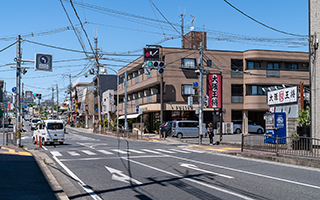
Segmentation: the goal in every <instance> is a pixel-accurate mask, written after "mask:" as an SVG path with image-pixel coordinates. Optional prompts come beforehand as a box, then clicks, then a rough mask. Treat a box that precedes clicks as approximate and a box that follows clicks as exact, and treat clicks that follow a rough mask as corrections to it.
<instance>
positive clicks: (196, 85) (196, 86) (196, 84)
mask: <svg viewBox="0 0 320 200" xmlns="http://www.w3.org/2000/svg"><path fill="white" fill-rule="evenodd" d="M192 86H193V89H198V87H199V84H198V82H197V81H195V82H193V83H192Z"/></svg>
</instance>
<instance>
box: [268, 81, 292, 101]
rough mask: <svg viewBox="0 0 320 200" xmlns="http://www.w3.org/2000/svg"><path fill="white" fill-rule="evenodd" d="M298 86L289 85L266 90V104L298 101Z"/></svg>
mask: <svg viewBox="0 0 320 200" xmlns="http://www.w3.org/2000/svg"><path fill="white" fill-rule="evenodd" d="M297 91H298V88H297V86H295V87H289V88H283V89H281V90H274V91H269V92H268V105H276V104H285V103H295V102H297V101H298V94H297Z"/></svg>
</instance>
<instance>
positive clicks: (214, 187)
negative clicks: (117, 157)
mask: <svg viewBox="0 0 320 200" xmlns="http://www.w3.org/2000/svg"><path fill="white" fill-rule="evenodd" d="M169 157H170V156H169ZM122 159H124V160H129V161H130V162H131V163H136V164H138V165H141V166H144V167H147V168H150V169H153V170H156V171H159V172H162V173H165V174H169V175H171V176H175V177H178V178H181V179H183V180H187V181H190V182H193V183H196V184H198V185H202V186H205V187H208V188H211V189H214V190H218V191H220V192H224V193H227V194H230V195H233V196H236V197H239V198H242V199H246V200H253V199H252V198H250V197H247V196H244V195H242V194H238V193H235V192H232V191H229V190H225V189H223V188H219V187H217V186H213V185H209V184H206V183H203V182H200V181H197V180H194V179H191V178H186V177H184V176H180V175H178V174H174V173H171V172H168V171H165V170H162V169H158V168H156V167H152V166H150V165H146V164H144V163H141V162H137V161H134V160H132V159H128V158H126V157H122Z"/></svg>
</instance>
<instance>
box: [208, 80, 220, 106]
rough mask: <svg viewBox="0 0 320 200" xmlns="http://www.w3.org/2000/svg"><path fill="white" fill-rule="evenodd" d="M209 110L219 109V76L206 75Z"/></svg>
mask: <svg viewBox="0 0 320 200" xmlns="http://www.w3.org/2000/svg"><path fill="white" fill-rule="evenodd" d="M208 96H209V105H208V107H209V108H221V74H209V75H208Z"/></svg>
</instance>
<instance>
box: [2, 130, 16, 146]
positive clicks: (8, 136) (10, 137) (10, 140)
mask: <svg viewBox="0 0 320 200" xmlns="http://www.w3.org/2000/svg"><path fill="white" fill-rule="evenodd" d="M16 143H17V136H16V134H15V133H14V132H5V144H6V145H9V144H16Z"/></svg>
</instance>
